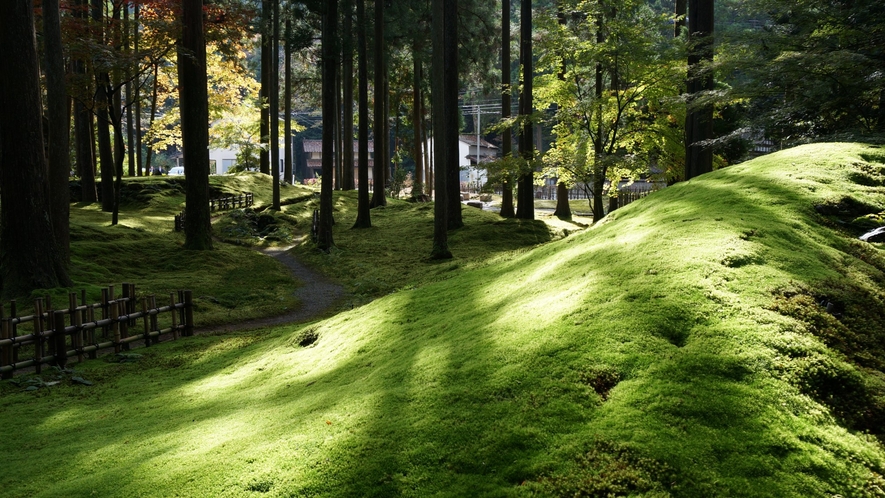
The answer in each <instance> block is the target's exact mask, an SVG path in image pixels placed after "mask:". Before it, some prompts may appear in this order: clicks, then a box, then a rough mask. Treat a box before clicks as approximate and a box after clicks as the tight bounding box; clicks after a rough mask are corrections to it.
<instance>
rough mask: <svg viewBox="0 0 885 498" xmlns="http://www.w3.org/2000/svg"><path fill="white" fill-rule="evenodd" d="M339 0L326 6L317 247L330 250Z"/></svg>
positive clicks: (323, 41)
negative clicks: (321, 158)
mask: <svg viewBox="0 0 885 498" xmlns="http://www.w3.org/2000/svg"><path fill="white" fill-rule="evenodd" d="M337 36H338V2H337V0H331V1H328V2H326V5H325V9H324V10H323V34H322V44H323V49H322V50H323V62H322V71H323V90H322V91H323V150H324V151H327V152H326V153H324V154H323V163H322V172H323V173H322V175H323V181H322V182H321V187H320V226H319V227H318V232H317V247H318V248H319V249H320V250H321V251H325V252H329V251H330V250H331V249H332V247H333V246H334V242H333V241H332V174H333V173H332V172H333V170H334V169H335V155H334V154H333V153H328V152H329V151H333V150H334V147H335V146H334V143H335V126H334V123H335V114H337V109H336V107H335V93H336V88H335V80H336V74H337V73H338V44H337V43H336V42H337Z"/></svg>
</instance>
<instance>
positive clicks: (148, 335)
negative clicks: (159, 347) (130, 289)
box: [141, 296, 151, 346]
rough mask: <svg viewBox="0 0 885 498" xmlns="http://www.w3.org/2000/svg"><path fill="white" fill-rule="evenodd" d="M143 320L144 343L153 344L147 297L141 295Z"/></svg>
mask: <svg viewBox="0 0 885 498" xmlns="http://www.w3.org/2000/svg"><path fill="white" fill-rule="evenodd" d="M141 321H142V323H144V345H145V346H150V345H151V329H150V327H149V326H148V323H149V322H148V313H147V298H146V297H144V296H142V297H141Z"/></svg>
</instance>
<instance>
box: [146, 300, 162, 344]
mask: <svg viewBox="0 0 885 498" xmlns="http://www.w3.org/2000/svg"><path fill="white" fill-rule="evenodd" d="M148 300H149V301H150V302H151V304H150V306H151V309H152V310H155V309H157V296H155V295H153V294H151V295H150V297H149V298H148ZM155 330H160V327H159V320H157V314H156V313H152V314H151V332H153V331H155ZM158 342H160V335H159V334H158V335H157V338H156V340H154V344H156V343H158Z"/></svg>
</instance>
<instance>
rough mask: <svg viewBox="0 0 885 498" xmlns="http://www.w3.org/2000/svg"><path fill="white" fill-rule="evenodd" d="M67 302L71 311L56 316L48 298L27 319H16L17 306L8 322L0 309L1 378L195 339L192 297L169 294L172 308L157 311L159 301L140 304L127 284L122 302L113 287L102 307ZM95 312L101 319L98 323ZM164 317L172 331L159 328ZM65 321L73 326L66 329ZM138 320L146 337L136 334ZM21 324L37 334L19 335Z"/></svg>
mask: <svg viewBox="0 0 885 498" xmlns="http://www.w3.org/2000/svg"><path fill="white" fill-rule="evenodd" d="M80 296H81V302H82V303H86V291H85V290H84V291H81V294H80ZM68 301H69V306H68V308H66V309H61V310H52V305H51V302H50V299H49V297H48V296H47V297H46V298H45V299H43V298H38V299H37V300H35V302H34V310H35V312H34V314H32V315H24V316H16V315H17V308H16V302H15V301H12V302H11V303H10V316H8V317H7V316H3V313H2V311H3V308H2V307H0V377H2V378H3V379H9V378H12V375H13V372H15V371H16V370H21V369H23V368H29V367H34V368H35V370H36V371H37V373H40V372H41V369H42V366H43V365H44V364H53V365H57V366H59V367H62V368H64V367H65V365H66V364H67V362H68V358H70V357H73V356H76V357H77V359H78V361H83V359H84V358H85V357H86V356H88V357H89V358H95V357H96V356H97V352H98V351H100V350H103V349H110V348H113V349H114V352H115V353H120V352H121V351H123V350H128V349H129V345H130V343H132V342H135V341H139V340H143V341H144V343H145V345H146V346H150V345H151V344H155V343H157V342H158V341H159V339H160V336H162V335H166V334H170V333H171V334H172V337H173V338H175V339H177V338H178V337H179V336H182V335H183V336H190V335H193V323H194V320H193V294H192V292H191V291H178V300H177V301H176V295H175V294H174V293H173V294H170V296H169V304H168V305H166V306H157V300H156V297H155V296H153V295H150V296H143V297H141V298H140V299H137V298H136V297H135V285H134V284H128V283H124V284H123V295H122V296H121V297H120V298H114V286H108V288H106V289H102V298H101V302H100V303H95V304H77V301H78V299H77V294H76V293H73V292H72V293H70V294H69V295H68ZM139 304H140V306H138V305H139ZM136 307H140V308H141V309H140V310H136ZM44 309H45V310H46V311H44ZM96 311H98V312H100V314H101V318H96V316H95V315H96ZM162 314H168V315H169V317H170V320H171V324H172V325H171V326H170V327H166V328H160V326H159V319H158V317H159V316H161V315H162ZM66 317H67V322H68V323H69V325H65V321H66ZM139 320H141V325H142V327H141V331H140V332H134V330H135V328H136V327H137V326H138V321H139ZM22 324H31V327H32V328H33V331H32V332H31V333H29V334H23V335H19V334H18V327H19V326H20V325H22ZM130 331H132V333H130ZM97 332H99V334H97ZM26 346H32V347H33V356H32V357H31V358H28V359H22V360H20V359H19V356H21V352H22V348H24V347H26Z"/></svg>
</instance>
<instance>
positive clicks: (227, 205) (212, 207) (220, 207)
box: [175, 192, 255, 232]
mask: <svg viewBox="0 0 885 498" xmlns="http://www.w3.org/2000/svg"><path fill="white" fill-rule="evenodd" d="M254 203H255V195H254V194H252V192H243V193H242V194H240V195H233V196H228V197H219V198H218V199H209V211H210V212H211V211H226V210H228V209H237V208H244V207H249V206H251V205H252V204H254ZM186 217H187V214H186V211H185V210H182V211H181V212H180V213H178V214H176V215H175V231H176V232H181V231H183V230H184V222H185V219H186Z"/></svg>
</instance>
